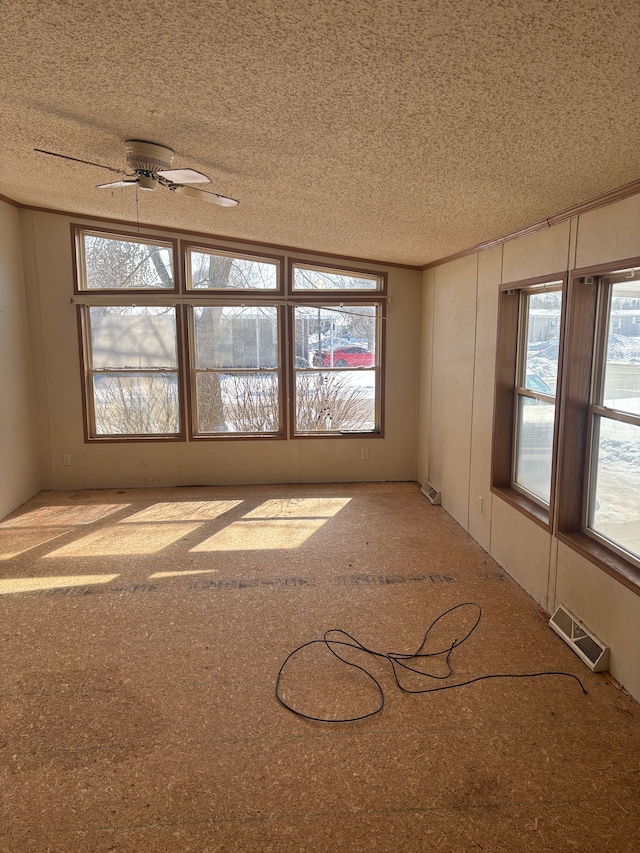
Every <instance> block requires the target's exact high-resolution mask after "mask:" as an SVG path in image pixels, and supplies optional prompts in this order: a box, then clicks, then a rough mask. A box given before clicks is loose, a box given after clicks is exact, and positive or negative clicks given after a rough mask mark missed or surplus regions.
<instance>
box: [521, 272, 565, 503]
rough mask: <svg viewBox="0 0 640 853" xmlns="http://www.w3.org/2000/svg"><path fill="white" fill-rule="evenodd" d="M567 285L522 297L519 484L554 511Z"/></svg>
mask: <svg viewBox="0 0 640 853" xmlns="http://www.w3.org/2000/svg"><path fill="white" fill-rule="evenodd" d="M561 288H562V282H559V283H554V284H552V285H548V284H543V285H540V286H539V287H537V288H531V289H523V290H521V291H520V322H519V325H520V330H519V338H518V358H517V362H518V376H517V380H516V406H515V409H516V418H515V453H514V471H513V484H514V486H515V487H516V488H520V489H522V490H523V491H524V492H525V493H528V494H529V495H531V496H532V497H533V498H534V499H536V500H539V501H540V502H541V503H542V504H544V505H545V506H549V501H550V496H551V469H552V460H553V433H554V426H555V414H556V390H555V389H556V384H557V381H558V350H559V345H560V331H559V330H560V310H561V305H562V289H561Z"/></svg>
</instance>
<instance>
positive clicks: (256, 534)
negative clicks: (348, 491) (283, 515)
mask: <svg viewBox="0 0 640 853" xmlns="http://www.w3.org/2000/svg"><path fill="white" fill-rule="evenodd" d="M325 523H326V519H324V518H306V519H282V520H280V519H272V518H270V519H269V520H265V521H257V520H256V521H245V520H242V521H236V522H234V523H233V524H230V525H229V526H228V527H225V528H224V530H220V531H219V532H218V533H215V534H214V535H213V536H210V537H209V538H208V539H205V540H204V542H201V543H200V544H199V545H196V546H195V548H192V549H191V550H192V552H195V553H203V552H209V551H277V550H283V551H284V550H288V549H290V548H299V547H300V546H301V545H303V544H304V543H305V542H306V541H307V539H308V538H309V537H310V536H312V535H313V534H314V533H315V532H316V531H317V530H319V529H320V528H321V527H322V525H323V524H325Z"/></svg>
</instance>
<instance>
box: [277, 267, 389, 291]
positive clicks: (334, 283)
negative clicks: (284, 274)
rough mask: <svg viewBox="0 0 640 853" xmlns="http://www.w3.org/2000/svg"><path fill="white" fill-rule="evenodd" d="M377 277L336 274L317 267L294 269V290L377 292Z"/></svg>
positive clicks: (361, 274)
mask: <svg viewBox="0 0 640 853" xmlns="http://www.w3.org/2000/svg"><path fill="white" fill-rule="evenodd" d="M380 284H381V281H380V277H379V276H373V275H372V276H367V275H365V274H364V273H348V272H346V273H338V272H332V271H330V270H323V269H320V268H317V267H299V266H296V267H294V270H293V289H294V290H379V289H380Z"/></svg>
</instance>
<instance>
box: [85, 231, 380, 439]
mask: <svg viewBox="0 0 640 853" xmlns="http://www.w3.org/2000/svg"><path fill="white" fill-rule="evenodd" d="M72 230H73V236H74V240H75V245H76V258H75V260H76V285H75V293H76V298H75V302H76V303H77V306H78V318H79V328H80V340H81V357H82V370H83V393H84V406H85V436H86V440H87V441H105V440H106V441H116V440H117V441H131V440H136V441H143V440H149V439H153V440H159V439H162V440H167V439H173V440H185V438H186V437H188V438H189V439H194V440H207V439H217V440H220V439H226V440H229V439H234V438H235V439H240V438H245V439H246V438H254V439H256V438H260V439H274V438H277V439H282V438H287V437H288V436H295V437H298V436H299V437H308V438H311V437H314V436H315V437H318V436H324V437H330V438H335V437H341V436H349V435H354V434H356V435H357V434H362V433H367V434H373V435H382V426H383V412H382V364H383V352H384V308H385V295H384V294H385V292H386V277H385V276H384V274H381V273H372V272H365V271H360V270H354V269H344V268H342V267H336V268H332V267H326V266H324V265H320V264H314V263H311V262H306V261H305V262H298V261H293V260H290V261H289V265H288V267H287V270H286V276H285V275H284V265H283V259H282V258H280V257H277V256H270V255H267V254H257V253H253V252H245V251H242V252H235V251H233V250H231V249H229V248H224V247H219V246H213V245H208V244H207V243H206V241H205V242H204V243H202V244H201V243H192V242H188V241H172V240H161V239H157V238H155V237H149V236H147V235H140V234H124V233H117V234H116V233H113V232H102V231H92V230H89V229H85V228H83V227H79V226H72ZM176 258H179V259H180V263H177V262H176ZM187 425H188V429H187Z"/></svg>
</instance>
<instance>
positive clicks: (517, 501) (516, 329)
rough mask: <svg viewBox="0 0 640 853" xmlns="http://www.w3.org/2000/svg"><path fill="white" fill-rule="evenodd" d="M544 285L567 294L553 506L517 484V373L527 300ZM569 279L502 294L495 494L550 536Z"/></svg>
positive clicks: (530, 282)
mask: <svg viewBox="0 0 640 853" xmlns="http://www.w3.org/2000/svg"><path fill="white" fill-rule="evenodd" d="M544 285H549V286H552V285H553V286H554V288H555V289H558V287H559V289H561V291H562V310H561V316H560V344H559V350H558V379H557V383H556V395H555V407H556V409H555V418H554V429H553V450H552V459H551V483H550V501H549V505H548V506H547V505H546V504H545V503H544V502H543V501H541V500H540V499H538V498H536V497H534V496H533V495H531V494H529V493H528V492H526V491H525V490H524V489H521V488H519V487H518V486H516V485H514V482H513V472H514V459H515V449H516V441H515V431H516V421H517V405H518V384H517V383H518V373H519V370H520V362H521V359H522V345H523V343H522V338H523V334H524V333H523V329H522V308H521V305H522V295H523V294H524V293H529V292H535V291H536V290H537V289H540V288H541V287H542V286H544ZM566 288H567V274H566V273H556V274H554V275H547V276H538V277H536V278H529V279H525V280H522V281H516V282H508V283H505V284H502V285H500V288H499V295H498V329H497V344H496V376H495V395H494V414H493V440H492V452H491V492H492V493H493V494H495V495H497V496H498V497H500V498H502V500H504V501H505V502H506V503H508V504H509V505H510V506H512V507H514V508H515V509H517V510H519V511H520V512H522V513H524V514H525V515H527V516H528V517H529V518H530V519H531V520H532V521H534V522H535V523H536V524H538V525H539V526H540V527H543V528H544V529H545V530H547V531H549V532H551V530H552V528H553V514H554V494H555V482H556V477H557V453H556V447H557V437H558V430H559V401H560V399H561V390H562V346H563V334H562V330H563V328H564V318H565V301H566V299H565V297H566Z"/></svg>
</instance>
